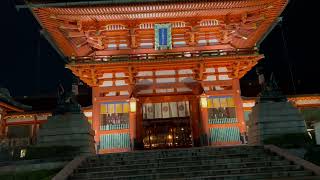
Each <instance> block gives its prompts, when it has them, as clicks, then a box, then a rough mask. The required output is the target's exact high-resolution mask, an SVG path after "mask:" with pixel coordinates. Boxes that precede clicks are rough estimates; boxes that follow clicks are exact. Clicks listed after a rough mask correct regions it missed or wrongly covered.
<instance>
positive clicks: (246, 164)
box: [76, 160, 291, 175]
mask: <svg viewBox="0 0 320 180" xmlns="http://www.w3.org/2000/svg"><path fill="white" fill-rule="evenodd" d="M290 164H291V163H290V162H289V161H283V160H282V161H265V162H242V163H220V164H215V163H212V164H210V163H207V164H199V163H198V164H188V163H181V164H176V165H175V166H174V165H173V164H172V166H162V165H160V166H159V165H157V164H155V166H151V165H149V166H147V165H145V166H144V167H139V166H136V167H134V166H131V167H130V168H127V169H120V168H113V167H110V166H107V167H100V168H99V167H95V168H82V169H79V170H78V171H76V172H77V173H99V172H104V173H108V172H109V173H110V175H114V172H117V173H120V174H122V175H129V174H135V173H136V174H137V173H138V174H139V172H143V171H148V172H159V173H165V172H167V173H170V172H181V171H196V170H202V169H206V170H221V169H240V168H254V167H267V166H288V165H290Z"/></svg>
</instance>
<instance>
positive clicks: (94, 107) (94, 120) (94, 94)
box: [92, 87, 100, 145]
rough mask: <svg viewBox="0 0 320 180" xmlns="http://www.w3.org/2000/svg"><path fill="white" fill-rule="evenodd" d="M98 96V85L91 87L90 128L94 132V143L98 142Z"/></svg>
mask: <svg viewBox="0 0 320 180" xmlns="http://www.w3.org/2000/svg"><path fill="white" fill-rule="evenodd" d="M98 97H99V87H93V88H92V129H93V130H94V132H95V135H94V140H95V143H96V145H98V144H99V142H100V127H99V125H100V103H99V102H98V101H97V98H98Z"/></svg>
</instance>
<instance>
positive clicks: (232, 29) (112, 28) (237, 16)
mask: <svg viewBox="0 0 320 180" xmlns="http://www.w3.org/2000/svg"><path fill="white" fill-rule="evenodd" d="M286 4H287V0H261V1H252V0H243V1H213V0H212V1H211V0H209V1H196V2H190V1H187V2H170V3H169V2H154V3H137V4H136V3H132V4H131V5H130V6H123V5H121V6H120V5H106V4H105V5H103V6H92V7H81V8H79V7H77V6H69V7H48V6H45V7H39V6H34V8H33V11H34V13H35V15H36V16H37V17H38V19H39V21H40V22H41V24H42V26H43V28H44V29H46V30H47V31H48V32H49V33H50V35H51V37H52V39H53V40H54V42H55V43H56V44H57V45H58V47H59V48H60V49H61V50H62V52H63V53H64V54H65V55H66V56H67V57H72V56H89V55H93V54H95V52H97V51H109V53H111V54H113V53H118V52H117V51H121V48H124V49H130V50H135V49H140V48H142V45H141V44H143V43H151V44H152V42H153V39H154V37H153V36H154V31H153V28H142V29H141V28H140V25H142V24H150V25H151V26H152V25H153V24H155V23H168V22H169V23H173V24H174V23H177V22H182V24H183V26H176V27H174V28H173V29H172V36H173V42H179V41H181V39H182V40H183V42H184V43H185V45H186V46H187V47H191V48H195V47H199V46H200V47H201V46H206V45H209V44H210V43H212V42H215V41H217V42H215V45H223V44H224V45H228V46H229V47H235V48H252V47H254V46H255V43H256V42H258V40H259V39H260V38H261V37H262V36H263V34H264V33H265V32H266V31H267V29H268V28H269V27H270V25H271V24H272V23H273V22H274V19H275V18H276V17H278V16H279V15H280V13H281V12H282V11H283V9H284V7H285V6H286ZM31 7H32V5H31ZM181 35H183V36H181ZM201 41H203V42H202V44H201V43H200V44H199V42H201ZM173 44H174V43H173ZM204 44H206V45H204ZM177 47H178V46H176V45H175V44H174V49H175V48H177ZM143 48H145V47H143ZM203 48H205V47H203ZM145 49H146V50H152V49H154V45H150V47H148V48H145Z"/></svg>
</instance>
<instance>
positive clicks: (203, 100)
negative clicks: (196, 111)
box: [200, 93, 208, 108]
mask: <svg viewBox="0 0 320 180" xmlns="http://www.w3.org/2000/svg"><path fill="white" fill-rule="evenodd" d="M200 106H201V107H202V108H207V107H208V100H207V96H206V94H205V93H203V94H201V96H200Z"/></svg>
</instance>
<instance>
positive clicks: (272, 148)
mask: <svg viewBox="0 0 320 180" xmlns="http://www.w3.org/2000/svg"><path fill="white" fill-rule="evenodd" d="M264 148H265V149H267V150H270V151H271V152H274V153H276V154H278V155H279V156H282V157H284V158H286V159H287V160H289V161H292V162H294V163H295V164H297V165H300V166H302V167H304V168H305V169H307V170H310V171H312V172H313V173H314V174H316V175H320V167H319V166H317V165H315V164H313V163H311V162H309V161H306V160H304V159H301V158H299V157H297V156H294V155H292V154H291V153H290V152H289V151H287V150H285V149H281V148H279V147H277V146H275V145H264Z"/></svg>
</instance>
